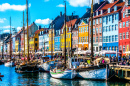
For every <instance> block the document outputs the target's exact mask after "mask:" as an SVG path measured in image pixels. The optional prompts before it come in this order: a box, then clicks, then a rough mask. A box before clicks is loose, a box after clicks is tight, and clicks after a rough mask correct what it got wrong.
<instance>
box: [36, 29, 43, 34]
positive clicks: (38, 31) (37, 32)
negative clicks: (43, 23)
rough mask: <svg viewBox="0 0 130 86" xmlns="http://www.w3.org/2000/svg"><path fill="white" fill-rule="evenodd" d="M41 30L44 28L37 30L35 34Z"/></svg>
mask: <svg viewBox="0 0 130 86" xmlns="http://www.w3.org/2000/svg"><path fill="white" fill-rule="evenodd" d="M41 30H44V28H41V29H40V30H37V31H36V32H35V34H37V33H39V32H40V31H41Z"/></svg>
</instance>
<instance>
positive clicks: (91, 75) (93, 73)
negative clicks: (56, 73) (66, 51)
mask: <svg viewBox="0 0 130 86" xmlns="http://www.w3.org/2000/svg"><path fill="white" fill-rule="evenodd" d="M108 76H109V71H108V70H107V69H106V68H102V69H94V70H86V71H81V72H77V75H76V77H79V78H84V79H97V80H98V79H99V80H107V79H108Z"/></svg>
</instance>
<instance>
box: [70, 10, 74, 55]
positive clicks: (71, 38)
mask: <svg viewBox="0 0 130 86" xmlns="http://www.w3.org/2000/svg"><path fill="white" fill-rule="evenodd" d="M72 19H73V12H72V18H71V20H70V21H71V57H72Z"/></svg>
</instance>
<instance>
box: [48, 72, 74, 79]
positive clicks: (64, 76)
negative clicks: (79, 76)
mask: <svg viewBox="0 0 130 86" xmlns="http://www.w3.org/2000/svg"><path fill="white" fill-rule="evenodd" d="M50 74H51V76H52V77H53V78H58V79H73V78H75V76H76V72H75V70H65V71H63V72H60V73H59V72H57V73H54V72H52V71H51V72H50Z"/></svg>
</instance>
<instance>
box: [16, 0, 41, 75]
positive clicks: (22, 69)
mask: <svg viewBox="0 0 130 86" xmlns="http://www.w3.org/2000/svg"><path fill="white" fill-rule="evenodd" d="M26 8H27V46H28V56H27V62H25V36H24V62H23V63H21V64H20V65H16V68H15V72H18V73H30V72H31V73H33V72H38V71H39V68H38V66H37V64H38V63H37V62H35V61H33V62H31V61H30V58H29V29H28V0H26ZM23 22H24V13H23ZM23 31H24V35H25V29H24V23H23Z"/></svg>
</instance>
